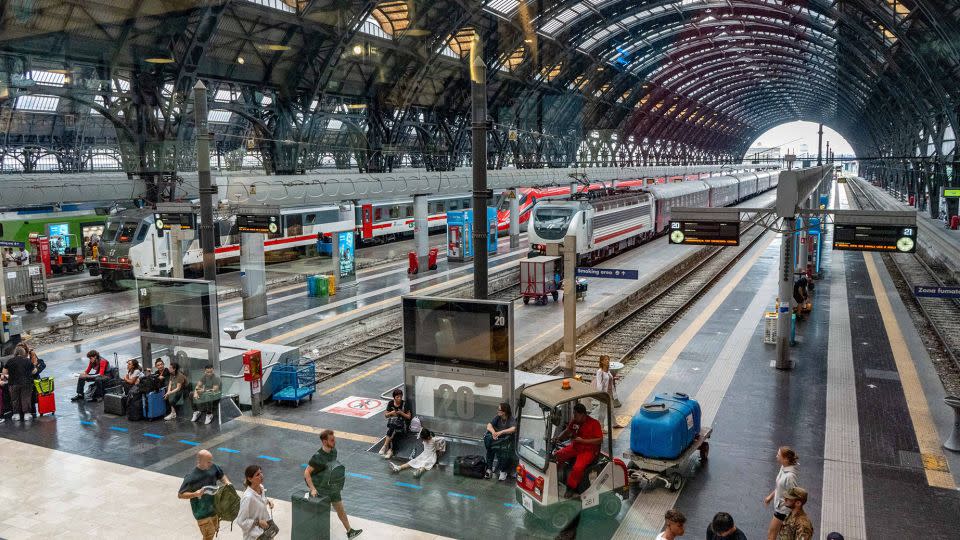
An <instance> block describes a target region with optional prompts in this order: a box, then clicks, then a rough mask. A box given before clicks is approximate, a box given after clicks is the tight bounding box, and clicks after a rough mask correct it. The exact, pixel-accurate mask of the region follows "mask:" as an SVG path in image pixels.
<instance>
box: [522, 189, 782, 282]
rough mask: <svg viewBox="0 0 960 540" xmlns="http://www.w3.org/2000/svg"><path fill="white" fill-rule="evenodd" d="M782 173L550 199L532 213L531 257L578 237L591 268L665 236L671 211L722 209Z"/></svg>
mask: <svg viewBox="0 0 960 540" xmlns="http://www.w3.org/2000/svg"><path fill="white" fill-rule="evenodd" d="M778 175H779V173H777V172H772V173H771V172H760V173H753V172H750V173H741V174H732V175H728V176H714V177H711V178H705V179H703V180H688V181H685V182H674V183H668V184H653V185H647V186H643V187H639V188H633V187H632V186H624V185H618V186H617V188H616V189H610V188H607V189H602V190H593V191H588V192H586V193H578V196H577V197H575V198H574V199H573V200H565V201H559V200H551V201H544V202H541V203H540V204H537V205H536V206H534V207H533V209H532V210H531V217H530V220H531V222H532V224H533V226H532V227H530V228H529V229H528V231H527V234H528V237H529V239H530V245H531V254H538V255H539V254H546V253H547V245H548V244H560V243H562V242H563V238H564V237H565V236H567V235H575V236H576V238H577V256H578V264H587V265H589V264H593V263H596V262H599V261H601V260H603V259H606V258H609V257H612V256H613V255H616V254H617V253H620V252H622V251H625V250H627V249H630V248H632V247H634V246H637V245H639V244H642V243H644V242H646V241H649V240H650V239H652V238H654V237H656V236H659V235H661V234H663V233H665V232H666V230H667V228H668V227H669V226H670V209H671V208H673V207H690V208H719V207H724V206H730V205H732V204H736V203H738V202H740V201H743V200H746V199H749V198H751V197H753V196H755V195H758V194H760V193H762V192H764V191H767V190H769V189H771V188H774V187H776V185H777V179H778Z"/></svg>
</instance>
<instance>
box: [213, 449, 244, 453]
mask: <svg viewBox="0 0 960 540" xmlns="http://www.w3.org/2000/svg"><path fill="white" fill-rule="evenodd" d="M217 450H219V451H221V452H227V453H229V454H239V453H240V451H239V450H234V449H233V448H217Z"/></svg>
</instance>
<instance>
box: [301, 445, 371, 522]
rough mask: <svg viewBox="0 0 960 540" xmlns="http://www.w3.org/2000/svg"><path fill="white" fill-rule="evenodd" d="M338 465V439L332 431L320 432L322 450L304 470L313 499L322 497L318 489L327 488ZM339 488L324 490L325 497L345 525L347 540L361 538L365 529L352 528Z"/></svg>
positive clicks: (304, 478)
mask: <svg viewBox="0 0 960 540" xmlns="http://www.w3.org/2000/svg"><path fill="white" fill-rule="evenodd" d="M336 464H338V462H337V438H336V437H335V436H334V434H333V430H332V429H325V430H323V431H321V432H320V449H319V450H317V453H316V454H314V455H313V457H311V458H310V462H309V463H308V464H307V467H306V468H305V469H304V470H303V481H304V482H306V484H307V487H308V488H309V489H310V496H311V497H319V496H320V491H319V489H318V488H325V487H326V486H327V485H328V482H327V480H328V476H329V474H330V470H331V467H332V466H333V465H336ZM341 467H342V466H341ZM339 488H342V485H340V486H337V488H336V489H333V490H331V489H329V488H327V489H324V493H323V495H324V496H326V497H327V498H328V499H330V506H332V507H333V509H334V510H336V512H337V517H338V518H340V523H343V528H344V529H346V530H347V538H348V539H353V538H356V537H358V536H360V533H362V532H363V529H354V528H352V527H350V518H349V517H347V511H346V510H345V509H344V508H343V497H342V495H341V492H340V489H339Z"/></svg>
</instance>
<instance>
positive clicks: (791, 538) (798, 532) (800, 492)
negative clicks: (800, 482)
mask: <svg viewBox="0 0 960 540" xmlns="http://www.w3.org/2000/svg"><path fill="white" fill-rule="evenodd" d="M783 501H784V504H786V505H787V508H789V509H790V515H789V516H787V519H785V520H784V522H783V527H781V528H780V534H779V535H777V540H812V539H813V524H812V523H810V518H809V517H807V513H806V512H804V510H803V505H805V504H807V490H805V489H803V488H802V487H792V488H790V491H787V493H786V495H784V496H783Z"/></svg>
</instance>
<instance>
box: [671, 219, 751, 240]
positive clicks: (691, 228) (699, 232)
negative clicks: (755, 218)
mask: <svg viewBox="0 0 960 540" xmlns="http://www.w3.org/2000/svg"><path fill="white" fill-rule="evenodd" d="M670 243H671V244H691V245H699V246H739V245H740V221H739V220H738V221H671V222H670Z"/></svg>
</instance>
